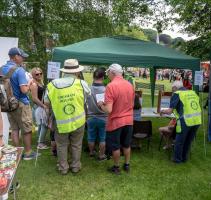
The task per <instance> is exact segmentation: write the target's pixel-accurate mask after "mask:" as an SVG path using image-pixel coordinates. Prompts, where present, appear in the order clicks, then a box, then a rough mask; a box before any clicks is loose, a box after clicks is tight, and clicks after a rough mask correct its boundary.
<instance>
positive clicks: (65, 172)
mask: <svg viewBox="0 0 211 200" xmlns="http://www.w3.org/2000/svg"><path fill="white" fill-rule="evenodd" d="M68 172H69V169H66V170H60V173H61V175H67V174H68Z"/></svg>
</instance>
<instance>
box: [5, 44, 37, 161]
mask: <svg viewBox="0 0 211 200" xmlns="http://www.w3.org/2000/svg"><path fill="white" fill-rule="evenodd" d="M8 55H9V57H10V60H9V61H7V63H6V64H5V65H3V66H2V68H1V72H2V74H3V75H7V76H9V77H10V83H11V86H12V91H13V95H14V96H15V98H16V99H17V100H18V101H19V107H18V108H17V109H16V110H14V111H12V112H9V113H7V114H8V119H9V122H10V128H11V130H12V134H11V137H12V141H13V144H14V145H15V146H20V144H19V130H21V132H22V135H23V141H24V144H25V153H24V156H23V159H24V160H31V159H34V158H36V153H35V152H33V151H32V149H31V142H32V139H31V138H32V111H31V107H30V102H29V97H28V96H27V93H28V91H29V90H30V85H31V83H32V80H28V79H27V75H26V71H25V69H24V68H23V61H24V59H25V58H27V57H28V54H26V53H25V52H24V51H23V50H22V49H20V48H17V47H14V48H11V49H10V50H9V52H8Z"/></svg>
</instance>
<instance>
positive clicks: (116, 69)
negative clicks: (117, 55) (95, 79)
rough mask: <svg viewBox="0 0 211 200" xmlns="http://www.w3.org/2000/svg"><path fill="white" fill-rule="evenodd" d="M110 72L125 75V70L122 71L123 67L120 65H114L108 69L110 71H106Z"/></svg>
mask: <svg viewBox="0 0 211 200" xmlns="http://www.w3.org/2000/svg"><path fill="white" fill-rule="evenodd" d="M108 71H115V72H119V73H123V69H122V66H121V65H119V64H116V63H114V64H112V65H110V66H109V67H108V69H107V70H106V72H108Z"/></svg>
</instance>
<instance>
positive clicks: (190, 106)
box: [174, 90, 201, 133]
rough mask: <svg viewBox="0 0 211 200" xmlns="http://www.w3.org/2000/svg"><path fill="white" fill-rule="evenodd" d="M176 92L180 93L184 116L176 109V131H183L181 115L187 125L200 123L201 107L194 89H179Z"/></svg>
mask: <svg viewBox="0 0 211 200" xmlns="http://www.w3.org/2000/svg"><path fill="white" fill-rule="evenodd" d="M175 93H176V94H178V95H179V99H180V101H181V102H182V104H183V116H179V114H178V113H177V111H176V109H174V114H175V117H176V119H177V126H176V132H177V133H180V132H181V124H180V118H181V117H183V118H184V121H185V124H186V125H187V126H195V125H200V124H201V107H200V104H199V97H198V95H197V94H196V93H195V92H194V91H193V90H178V91H176V92H175Z"/></svg>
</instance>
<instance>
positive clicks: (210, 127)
mask: <svg viewBox="0 0 211 200" xmlns="http://www.w3.org/2000/svg"><path fill="white" fill-rule="evenodd" d="M209 73H210V74H209V97H208V141H209V142H211V49H210V70H209Z"/></svg>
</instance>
